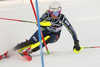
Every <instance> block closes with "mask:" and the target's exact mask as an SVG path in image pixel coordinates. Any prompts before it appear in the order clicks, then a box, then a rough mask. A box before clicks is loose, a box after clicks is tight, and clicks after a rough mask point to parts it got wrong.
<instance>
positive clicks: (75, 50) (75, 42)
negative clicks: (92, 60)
mask: <svg viewBox="0 0 100 67" xmlns="http://www.w3.org/2000/svg"><path fill="white" fill-rule="evenodd" d="M73 51H74V52H75V53H79V52H80V51H81V47H80V45H79V40H76V41H74V47H73Z"/></svg>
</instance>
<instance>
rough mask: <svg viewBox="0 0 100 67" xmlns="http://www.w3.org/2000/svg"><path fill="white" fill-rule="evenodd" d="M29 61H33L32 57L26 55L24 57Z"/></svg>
mask: <svg viewBox="0 0 100 67" xmlns="http://www.w3.org/2000/svg"><path fill="white" fill-rule="evenodd" d="M23 57H24V58H25V59H26V60H27V61H31V60H32V57H31V56H30V55H25V56H23Z"/></svg>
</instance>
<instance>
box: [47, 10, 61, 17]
mask: <svg viewBox="0 0 100 67" xmlns="http://www.w3.org/2000/svg"><path fill="white" fill-rule="evenodd" d="M49 13H50V15H54V16H58V15H59V14H60V11H56V12H54V11H50V10H49Z"/></svg>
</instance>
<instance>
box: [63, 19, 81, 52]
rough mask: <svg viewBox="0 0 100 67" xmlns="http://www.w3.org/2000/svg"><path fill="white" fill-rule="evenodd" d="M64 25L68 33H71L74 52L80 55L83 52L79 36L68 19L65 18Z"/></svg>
mask: <svg viewBox="0 0 100 67" xmlns="http://www.w3.org/2000/svg"><path fill="white" fill-rule="evenodd" d="M63 25H64V26H65V27H66V28H67V29H68V31H69V32H70V33H71V35H72V37H73V40H74V47H73V51H74V52H75V53H78V52H80V51H81V48H80V45H79V40H78V38H77V34H76V32H75V30H74V29H73V27H72V25H71V24H70V22H69V21H68V20H67V18H66V17H65V18H64V20H63Z"/></svg>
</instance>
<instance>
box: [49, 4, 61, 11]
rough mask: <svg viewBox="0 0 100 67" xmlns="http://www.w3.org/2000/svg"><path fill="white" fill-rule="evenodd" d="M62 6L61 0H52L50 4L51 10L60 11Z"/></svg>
mask: <svg viewBox="0 0 100 67" xmlns="http://www.w3.org/2000/svg"><path fill="white" fill-rule="evenodd" d="M61 9H62V6H61V5H60V3H59V2H52V3H51V4H50V6H49V10H50V11H54V12H56V11H60V12H61Z"/></svg>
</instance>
